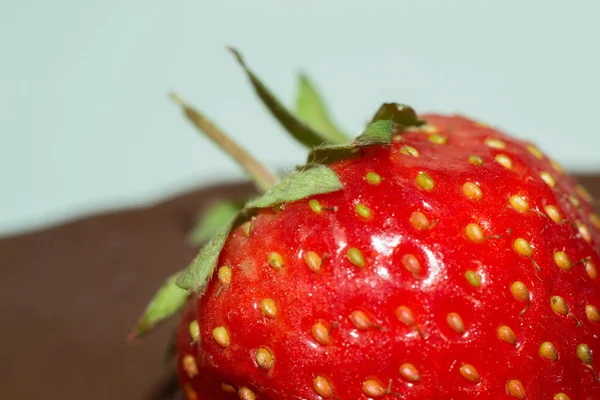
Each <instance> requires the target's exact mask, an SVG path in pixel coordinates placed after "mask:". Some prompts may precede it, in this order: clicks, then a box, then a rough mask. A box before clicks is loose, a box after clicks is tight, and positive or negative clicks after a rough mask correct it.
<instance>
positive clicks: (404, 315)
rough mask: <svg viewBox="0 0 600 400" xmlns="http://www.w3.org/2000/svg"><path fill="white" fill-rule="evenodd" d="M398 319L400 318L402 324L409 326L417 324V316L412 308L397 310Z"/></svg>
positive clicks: (399, 308)
mask: <svg viewBox="0 0 600 400" xmlns="http://www.w3.org/2000/svg"><path fill="white" fill-rule="evenodd" d="M396 318H398V320H399V321H400V322H402V323H403V324H404V325H407V326H413V325H414V324H415V316H414V315H413V313H412V311H411V310H410V308H408V307H406V306H400V307H398V308H396Z"/></svg>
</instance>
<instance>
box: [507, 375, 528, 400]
mask: <svg viewBox="0 0 600 400" xmlns="http://www.w3.org/2000/svg"><path fill="white" fill-rule="evenodd" d="M506 391H507V392H508V394H510V395H511V396H512V397H516V398H517V399H524V398H525V388H524V387H523V384H522V383H521V381H518V380H516V379H512V380H510V381H508V383H507V384H506Z"/></svg>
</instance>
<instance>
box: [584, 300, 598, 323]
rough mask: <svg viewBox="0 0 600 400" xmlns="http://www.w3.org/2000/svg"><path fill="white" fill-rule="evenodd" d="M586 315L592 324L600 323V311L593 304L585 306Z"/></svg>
mask: <svg viewBox="0 0 600 400" xmlns="http://www.w3.org/2000/svg"><path fill="white" fill-rule="evenodd" d="M585 315H586V317H587V319H589V320H590V322H600V311H598V309H597V308H596V307H594V306H593V305H591V304H587V305H586V306H585Z"/></svg>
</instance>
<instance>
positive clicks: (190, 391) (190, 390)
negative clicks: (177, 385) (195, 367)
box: [183, 383, 198, 400]
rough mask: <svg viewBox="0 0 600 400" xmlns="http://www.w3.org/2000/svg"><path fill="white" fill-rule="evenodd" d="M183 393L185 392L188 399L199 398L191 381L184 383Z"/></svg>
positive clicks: (194, 399) (196, 399)
mask: <svg viewBox="0 0 600 400" xmlns="http://www.w3.org/2000/svg"><path fill="white" fill-rule="evenodd" d="M183 393H184V394H185V397H186V398H187V400H198V394H197V393H196V391H195V390H194V388H193V387H192V385H190V384H189V383H186V384H185V385H183Z"/></svg>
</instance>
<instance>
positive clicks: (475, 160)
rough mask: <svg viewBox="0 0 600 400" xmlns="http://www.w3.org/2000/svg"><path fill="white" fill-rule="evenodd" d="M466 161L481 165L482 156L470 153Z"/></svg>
mask: <svg viewBox="0 0 600 400" xmlns="http://www.w3.org/2000/svg"><path fill="white" fill-rule="evenodd" d="M467 161H469V163H471V164H473V165H477V166H481V165H483V158H481V157H479V156H475V155H471V156H469V158H468V159H467Z"/></svg>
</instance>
